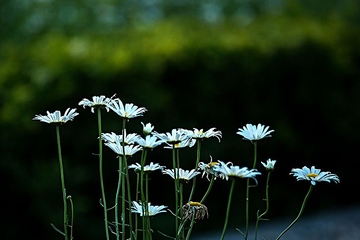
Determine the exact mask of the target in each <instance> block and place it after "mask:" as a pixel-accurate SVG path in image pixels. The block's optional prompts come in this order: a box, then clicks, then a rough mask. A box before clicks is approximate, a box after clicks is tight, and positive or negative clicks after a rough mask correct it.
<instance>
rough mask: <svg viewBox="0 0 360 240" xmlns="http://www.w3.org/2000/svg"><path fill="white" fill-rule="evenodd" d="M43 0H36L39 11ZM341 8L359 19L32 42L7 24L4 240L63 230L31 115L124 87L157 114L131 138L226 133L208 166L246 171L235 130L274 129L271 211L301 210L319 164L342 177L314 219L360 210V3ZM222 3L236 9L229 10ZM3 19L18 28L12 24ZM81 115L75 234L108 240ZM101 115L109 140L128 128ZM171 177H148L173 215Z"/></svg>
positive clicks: (66, 129) (43, 136) (50, 144)
mask: <svg viewBox="0 0 360 240" xmlns="http://www.w3.org/2000/svg"><path fill="white" fill-rule="evenodd" d="M14 2H17V1H14ZM45 2H47V1H38V3H39V7H41V4H43V3H45ZM48 2H52V1H48ZM109 2H111V1H109ZM332 2H334V1H332ZM345 2H351V1H344V5H341V6H342V7H343V9H344V11H342V12H340V13H344V12H350V13H349V14H348V15H346V16H348V18H339V17H338V16H337V15H336V14H329V15H326V14H325V13H322V14H320V18H315V17H313V16H312V15H313V13H312V12H311V11H310V10H309V9H312V7H315V6H311V7H309V6H306V5H299V2H297V1H289V3H288V4H287V7H288V8H289V9H292V11H289V12H288V15H286V14H279V15H276V14H275V15H272V16H269V15H266V14H263V15H261V14H258V15H256V17H254V18H252V19H251V21H245V20H244V19H243V20H239V19H238V18H236V16H234V17H233V18H227V19H224V20H223V21H221V22H214V23H208V22H207V23H206V22H201V21H198V20H196V19H193V18H192V17H187V18H181V17H179V16H177V17H174V18H166V19H165V20H161V19H160V20H157V21H153V22H151V24H148V25H146V24H145V25H142V24H135V22H136V21H135V20H134V21H133V22H131V23H132V24H130V20H129V21H128V24H130V27H119V26H117V25H114V26H113V28H112V29H110V30H111V31H105V30H104V31H95V30H96V29H99V27H100V28H101V26H106V25H107V24H106V22H105V23H103V25H101V24H100V25H97V27H96V28H95V27H94V29H92V27H91V26H89V28H86V29H84V30H80V29H81V28H82V27H84V26H85V25H91V23H89V22H86V21H84V22H79V26H80V27H79V26H72V25H71V24H70V23H69V24H68V25H66V26H65V27H64V26H58V27H54V28H50V27H51V26H50V25H49V26H48V27H47V28H49V29H51V31H48V30H45V27H44V28H41V29H42V30H37V31H35V32H34V33H33V35H32V36H29V35H31V34H30V33H29V32H28V33H26V31H22V30H21V29H20V30H19V29H17V30H16V29H15V30H14V29H13V30H11V31H10V28H7V29H8V30H9V31H8V33H9V36H2V38H1V39H2V42H1V44H0V107H1V108H0V128H1V132H2V138H1V139H2V142H1V150H2V151H1V152H2V157H1V161H0V176H1V188H2V191H3V196H4V197H2V206H3V207H4V208H8V209H10V211H8V212H7V213H6V215H5V216H4V217H3V218H4V219H5V224H4V225H3V226H2V227H3V229H2V230H3V231H2V233H3V235H2V236H5V238H6V239H8V238H9V239H10V238H11V239H20V238H21V239H22V238H23V237H25V236H29V235H30V236H32V235H34V236H37V238H38V239H49V238H51V239H61V236H58V235H57V233H56V232H55V231H53V230H52V229H51V227H50V223H54V224H55V225H59V226H60V225H61V216H62V213H61V211H62V209H61V192H60V181H59V176H58V165H57V164H58V162H57V157H56V156H57V155H56V153H57V152H56V141H55V129H54V128H52V126H47V125H45V124H42V123H38V122H34V121H31V119H32V118H33V117H34V116H35V114H45V113H46V111H48V110H49V111H51V112H52V111H55V110H61V111H64V110H65V109H66V108H67V107H77V104H78V102H79V101H80V100H81V99H82V98H91V96H93V95H101V94H105V95H107V96H109V97H110V96H112V95H113V94H114V93H116V94H117V96H118V97H119V98H121V99H122V100H123V101H124V102H132V103H134V104H136V105H138V106H144V107H146V108H147V109H148V110H149V111H148V112H147V113H146V114H145V116H144V117H143V118H141V119H134V120H131V121H130V123H129V124H128V126H129V128H130V130H131V131H136V132H140V131H141V124H140V121H142V122H144V123H146V122H151V123H152V124H153V125H155V128H156V130H157V131H159V132H166V131H170V130H171V129H172V128H177V127H182V128H193V127H196V128H204V129H208V128H211V127H216V128H217V129H219V130H221V131H222V132H223V140H222V142H221V143H217V141H216V139H214V140H209V141H208V142H204V143H203V154H202V161H204V162H207V161H208V160H209V155H212V156H213V158H214V159H221V160H224V161H233V162H234V163H236V164H238V165H241V166H244V165H245V166H247V165H248V163H249V162H251V159H252V146H251V144H250V143H248V142H245V141H242V140H241V138H240V137H239V136H237V135H236V134H235V133H236V131H237V128H240V127H242V126H243V125H245V124H246V123H253V124H257V123H259V122H260V123H262V124H265V125H269V126H270V127H271V128H272V129H275V133H274V134H273V138H271V139H266V140H264V141H263V142H261V143H260V144H259V151H260V152H259V161H265V160H266V159H267V158H272V159H277V160H278V162H277V166H276V167H277V168H276V170H275V172H274V174H273V175H272V176H273V184H274V185H272V186H271V191H273V192H272V193H271V196H270V198H271V200H270V201H271V206H273V207H274V208H273V209H271V208H270V213H269V215H270V216H271V217H279V216H282V215H295V214H296V213H297V211H298V208H299V207H300V201H301V200H302V197H303V194H305V191H306V188H307V184H304V183H296V181H295V180H294V179H292V178H291V177H289V176H288V173H289V172H290V170H291V168H292V167H302V166H304V165H309V166H310V165H315V166H316V167H318V168H321V169H324V170H328V171H332V172H334V173H336V174H338V175H339V176H340V179H341V181H342V183H341V184H339V185H337V186H333V185H331V186H328V185H326V184H324V185H322V186H318V187H316V189H315V191H314V193H313V196H312V197H311V199H310V202H309V211H314V210H316V209H322V208H326V207H332V206H337V205H340V204H350V203H355V202H356V199H355V198H354V195H352V194H351V192H353V190H354V188H355V187H356V186H357V185H356V184H357V183H356V182H355V181H354V180H353V179H352V178H351V176H354V175H356V174H357V172H356V170H357V169H358V167H359V163H358V161H356V159H353V158H354V156H356V155H354V153H355V151H356V148H357V144H356V139H357V133H358V128H357V123H358V122H359V120H360V113H359V111H358V107H359V105H360V100H359V97H358V96H359V90H360V82H359V80H360V78H359V77H360V75H359V74H360V71H359V64H360V50H359V49H360V48H359V44H360V34H359V28H358V26H357V25H356V24H355V23H356V22H357V20H356V17H355V16H354V14H353V13H352V11H353V9H356V8H355V6H357V5H356V4H355V3H353V5H346V4H345ZM80 3H81V2H80V1H79V2H76V3H74V4H80ZM6 4H9V6H10V5H11V6H13V5H12V4H13V3H11V2H10V1H4V2H3V3H2V4H1V6H2V7H3V8H2V10H1V11H2V13H4V9H9V8H5V7H4V6H5V5H6ZM292 4H293V5H295V6H293V5H292ZM314 4H315V3H314ZM64 6H66V5H64ZM129 6H130V5H129ZM169 6H172V5H170V4H169ZM349 6H354V8H351V7H349ZM179 7H181V6H179ZM23 9H26V7H24V8H23ZM88 9H89V11H90V10H91V11H94V8H90V7H88ZM175 9H176V8H175ZM223 9H228V11H230V12H231V8H229V5H226V6H223ZM252 9H253V10H254V11H255V10H256V11H257V12H260V13H261V12H262V11H263V10H261V8H255V7H253V8H252ZM33 10H34V9H33ZM170 10H171V9H170ZM170 10H169V12H171V11H170ZM295 10H297V11H298V12H296V11H295ZM24 11H25V10H24ZM29 11H30V10H29ZM129 11H130V10H129ZM256 11H255V12H256ZM304 12H305V13H307V14H305V15H304ZM327 13H329V12H327ZM330 13H332V12H331V11H330ZM333 13H335V11H334V12H333ZM44 14H47V13H46V12H44ZM193 14H195V13H193ZM229 14H230V13H229ZM59 16H61V15H59ZM129 16H130V15H129ZM340 16H342V15H341V14H340ZM85 19H86V18H85ZM126 19H128V18H126ZM319 19H320V20H319ZM13 20H16V22H17V23H18V24H17V27H21V24H20V23H21V19H20V18H19V17H16V16H15V15H13ZM1 21H2V23H9V22H10V20H9V19H5V18H4V17H3V18H2V20H1ZM11 21H12V20H11ZM60 22H61V21H60ZM44 23H46V24H52V23H50V22H48V21H45V22H44ZM55 23H57V24H59V21H55ZM97 24H99V22H97ZM55 25H56V24H55ZM3 26H4V28H5V27H8V26H9V25H7V24H3ZM64 29H65V30H64ZM66 29H70V30H71V29H72V31H70V30H69V31H67V30H66ZM78 112H80V115H79V116H78V117H77V118H76V119H75V120H74V121H73V122H70V123H67V124H66V125H64V126H63V127H61V134H62V145H63V154H64V159H65V174H66V181H67V186H68V193H69V194H71V195H72V196H73V199H74V202H75V208H76V213H77V215H76V216H75V237H76V239H101V238H102V236H103V233H102V232H101V231H102V230H103V228H102V213H101V208H100V206H99V198H100V187H99V182H98V168H97V158H96V156H94V155H93V153H96V151H97V142H96V137H97V136H96V133H97V130H96V116H95V115H94V114H91V113H90V110H89V109H85V110H84V109H80V108H78ZM103 118H104V132H110V131H115V132H117V131H119V129H120V119H119V118H118V117H117V116H115V114H112V113H107V114H105V113H104V117H103ZM149 157H150V158H151V160H149V161H154V162H159V163H160V164H162V165H168V164H167V162H168V161H169V159H170V157H171V156H170V152H168V151H166V150H163V149H159V150H157V149H155V150H154V152H152V153H151V154H150V156H149ZM134 158H135V157H134ZM105 159H108V163H107V165H106V166H105V170H106V184H107V185H106V186H107V192H108V194H109V199H111V197H112V196H113V195H114V189H115V187H114V186H115V185H116V170H115V169H116V166H117V163H116V160H115V156H114V155H113V154H112V153H111V152H110V151H107V152H105ZM182 159H184V164H185V165H187V166H188V168H192V167H193V166H192V165H193V162H192V160H191V159H195V150H194V149H186V150H184V153H183V155H182ZM113 160H114V161H113ZM135 160H138V159H136V158H135V159H134V161H135ZM345 163H347V164H345ZM349 166H351V168H350V169H348V167H349ZM164 177H165V176H161V174H158V175H154V176H153V179H152V183H151V185H152V191H153V196H152V198H153V199H154V200H152V202H153V203H154V204H165V205H169V206H170V207H171V206H172V204H171V202H172V201H173V199H172V195H171V193H172V191H171V189H172V185H170V186H169V188H166V186H164V183H163V181H162V179H163V178H164ZM264 178H265V176H263V178H260V179H259V183H260V184H261V183H264ZM198 185H199V188H200V190H199V192H198V193H197V194H198V195H197V197H200V196H201V195H202V194H203V192H202V191H201V189H205V188H206V187H207V182H206V180H204V179H202V180H199V181H198ZM226 185H229V184H228V183H226V182H220V181H219V182H216V183H215V186H214V192H213V193H212V194H210V197H209V198H208V202H207V203H205V204H206V205H207V206H208V208H209V211H210V219H209V220H205V221H204V222H199V223H198V224H197V225H196V226H195V229H194V232H197V233H199V232H201V231H206V230H207V229H209V228H211V229H213V228H216V227H220V226H221V224H222V221H220V222H219V219H220V220H221V219H222V218H223V216H224V214H225V209H224V208H225V204H226V201H227V199H226V198H220V197H218V196H227V193H228V187H229V186H227V187H224V186H226ZM160 186H161V187H160ZM239 186H241V184H239ZM243 190H244V189H241V187H239V191H238V192H237V193H236V194H235V195H236V196H235V199H236V201H238V202H239V205H240V206H241V202H242V201H243V198H242V196H243V194H244V191H245V190H244V191H243ZM203 191H204V190H203ZM253 194H254V201H255V202H254V205H256V204H260V205H261V204H262V201H261V200H259V201H258V202H256V199H255V198H256V197H255V196H258V199H261V198H262V194H263V192H262V188H261V187H260V188H257V189H255V190H254V191H253ZM219 206H220V207H219ZM221 206H223V208H222V207H221ZM280 206H281V207H280ZM238 211H240V212H241V211H242V209H241V208H239V209H238ZM237 216H238V215H235V214H234V216H232V217H233V218H234V219H233V222H236V224H237V227H239V224H241V222H242V221H243V219H237V218H238V217H237ZM156 218H159V219H163V220H164V219H165V221H162V222H161V224H162V225H160V224H159V223H158V226H157V225H156V220H154V221H153V222H154V226H153V227H154V229H157V227H158V228H164V226H166V227H168V228H170V227H172V226H171V224H170V226H169V221H167V220H168V218H169V216H156ZM170 222H171V221H170ZM166 224H168V225H166ZM165 231H166V230H165ZM169 232H170V231H169ZM157 237H159V236H157Z"/></svg>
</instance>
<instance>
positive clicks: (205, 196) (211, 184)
mask: <svg viewBox="0 0 360 240" xmlns="http://www.w3.org/2000/svg"><path fill="white" fill-rule="evenodd" d="M214 182H215V176H214V175H211V180H210V184H209V186H208V189H207V190H206V192H205V195H204V196H203V198H202V199H201V201H200V203H203V202H204V201H205V199H206V198H207V196H208V195H209V193H210V190H211V188H212V186H213V185H214Z"/></svg>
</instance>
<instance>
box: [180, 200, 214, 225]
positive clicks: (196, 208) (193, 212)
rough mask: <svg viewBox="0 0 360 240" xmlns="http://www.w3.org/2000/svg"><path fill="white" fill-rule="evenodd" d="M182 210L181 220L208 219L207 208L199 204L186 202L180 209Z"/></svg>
mask: <svg viewBox="0 0 360 240" xmlns="http://www.w3.org/2000/svg"><path fill="white" fill-rule="evenodd" d="M182 210H183V219H184V220H185V221H186V220H191V219H193V218H195V220H197V219H204V217H205V216H206V217H209V212H208V208H207V207H206V206H205V205H204V204H202V203H199V202H192V201H190V202H188V203H187V204H185V205H184V206H183V207H182Z"/></svg>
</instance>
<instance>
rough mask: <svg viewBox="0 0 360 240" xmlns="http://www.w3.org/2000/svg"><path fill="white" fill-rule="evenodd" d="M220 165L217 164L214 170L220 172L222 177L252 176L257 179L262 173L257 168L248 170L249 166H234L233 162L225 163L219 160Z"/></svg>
mask: <svg viewBox="0 0 360 240" xmlns="http://www.w3.org/2000/svg"><path fill="white" fill-rule="evenodd" d="M218 162H219V165H215V167H214V171H216V172H219V176H220V177H221V178H222V179H226V180H228V179H229V178H252V179H254V180H255V182H256V183H257V180H256V178H255V177H256V176H257V175H261V173H260V172H258V171H257V170H256V169H251V170H248V168H247V167H243V168H240V167H239V166H233V164H232V163H231V162H228V163H224V162H223V161H220V160H218Z"/></svg>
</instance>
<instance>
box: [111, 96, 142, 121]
mask: <svg viewBox="0 0 360 240" xmlns="http://www.w3.org/2000/svg"><path fill="white" fill-rule="evenodd" d="M108 107H109V108H110V109H111V110H113V111H114V112H115V113H116V114H117V115H119V116H120V117H122V118H126V119H129V118H135V117H139V116H143V114H144V112H146V111H147V110H146V108H144V107H138V106H136V105H134V104H133V103H126V104H125V105H124V104H123V102H122V101H121V100H120V99H119V98H116V99H113V100H111V102H110V103H109V104H108Z"/></svg>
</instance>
